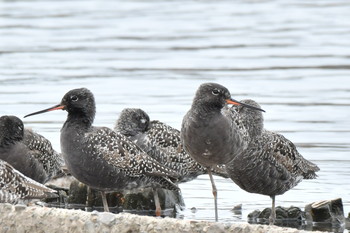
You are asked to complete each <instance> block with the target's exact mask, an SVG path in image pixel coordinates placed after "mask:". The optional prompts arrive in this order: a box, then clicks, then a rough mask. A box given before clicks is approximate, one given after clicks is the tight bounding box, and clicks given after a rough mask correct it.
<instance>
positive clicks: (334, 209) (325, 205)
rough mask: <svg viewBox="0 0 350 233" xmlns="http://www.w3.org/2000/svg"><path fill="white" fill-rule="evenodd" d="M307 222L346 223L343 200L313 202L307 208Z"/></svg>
mask: <svg viewBox="0 0 350 233" xmlns="http://www.w3.org/2000/svg"><path fill="white" fill-rule="evenodd" d="M305 212H306V221H307V222H316V223H321V222H322V223H331V224H343V223H344V221H345V216H344V210H343V202H342V199H341V198H338V199H334V200H324V201H318V202H313V203H311V204H308V205H306V206H305Z"/></svg>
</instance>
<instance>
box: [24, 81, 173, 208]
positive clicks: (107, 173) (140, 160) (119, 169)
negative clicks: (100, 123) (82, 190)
mask: <svg viewBox="0 0 350 233" xmlns="http://www.w3.org/2000/svg"><path fill="white" fill-rule="evenodd" d="M53 110H65V111H67V112H68V117H67V120H66V122H65V123H64V125H63V127H62V129H61V151H62V154H63V157H64V159H65V162H66V166H67V168H68V170H69V172H70V173H71V174H72V175H73V176H74V177H75V178H77V179H78V180H79V181H81V182H82V183H85V184H86V185H88V186H90V187H91V188H94V189H97V190H100V191H101V194H102V200H103V206H104V210H105V211H109V208H108V204H107V200H106V196H105V192H110V191H117V190H125V189H126V190H129V189H135V188H141V187H152V188H156V187H162V188H166V189H171V190H178V187H177V185H175V184H174V183H173V182H172V181H171V180H170V179H169V177H176V173H175V172H174V171H172V170H171V169H169V168H167V167H164V166H163V165H161V164H160V163H158V162H157V161H156V160H154V159H153V158H151V157H150V156H148V155H147V154H146V153H145V152H143V151H142V150H141V149H140V148H139V147H138V146H136V145H135V144H134V143H133V142H132V141H130V140H129V139H128V138H126V137H125V136H124V135H122V134H120V133H116V132H114V131H113V130H111V129H109V128H107V127H94V126H93V125H92V124H93V121H94V118H95V112H96V106H95V98H94V96H93V94H92V92H91V91H89V90H88V89H86V88H79V89H73V90H71V91H69V92H68V93H66V94H65V95H64V97H63V98H62V101H61V103H60V104H58V105H55V106H53V107H51V108H48V109H45V110H42V111H38V112H35V113H32V114H28V115H27V116H31V115H35V114H39V113H44V112H48V111H53ZM27 116H25V117H27ZM159 208H160V207H159Z"/></svg>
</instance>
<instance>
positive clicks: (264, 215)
mask: <svg viewBox="0 0 350 233" xmlns="http://www.w3.org/2000/svg"><path fill="white" fill-rule="evenodd" d="M270 214H271V208H265V209H264V210H263V211H260V210H254V211H253V212H251V213H249V214H248V222H249V223H253V224H269V217H270ZM304 219H305V213H304V212H303V211H302V210H301V209H300V208H298V207H294V206H291V207H289V208H285V207H281V206H277V207H276V222H275V224H276V225H277V226H285V227H294V228H300V227H301V226H302V225H303V222H304Z"/></svg>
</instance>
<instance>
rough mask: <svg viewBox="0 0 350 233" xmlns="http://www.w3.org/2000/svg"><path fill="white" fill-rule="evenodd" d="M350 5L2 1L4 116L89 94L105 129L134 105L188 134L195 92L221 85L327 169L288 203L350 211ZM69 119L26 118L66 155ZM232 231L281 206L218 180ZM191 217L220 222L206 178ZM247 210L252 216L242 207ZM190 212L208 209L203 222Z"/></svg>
mask: <svg viewBox="0 0 350 233" xmlns="http://www.w3.org/2000/svg"><path fill="white" fill-rule="evenodd" d="M349 12H350V2H349V1H345V0H344V1H337V0H332V1H331V0H329V1H325V0H324V1H291V0H286V1H268V0H267V1H220V2H218V1H157V0H154V1H152V0H147V1H55V0H52V1H49V0H48V1H41V0H38V1H2V2H0V108H1V115H5V114H12V115H17V116H19V117H23V116H24V115H25V114H27V113H30V112H33V111H36V110H40V109H43V108H47V107H50V106H52V105H54V104H57V103H59V101H60V100H61V98H62V96H63V95H64V94H65V93H66V92H67V91H68V90H70V89H73V88H77V87H87V88H89V89H91V90H92V91H93V92H94V94H95V98H96V102H97V116H96V120H95V125H100V126H102V125H103V126H109V127H113V126H114V123H115V120H116V119H117V117H118V114H119V113H120V111H121V110H122V109H123V108H125V107H139V108H142V109H144V110H145V111H146V112H148V113H149V115H150V117H151V118H152V119H158V120H161V121H164V122H166V123H168V124H170V125H172V126H173V127H176V128H180V125H181V121H182V117H183V116H184V114H185V113H186V111H187V110H188V109H189V107H190V105H191V102H192V98H193V96H194V92H195V90H196V89H197V88H198V86H199V85H200V84H201V83H203V82H218V83H221V84H223V85H225V86H226V87H228V88H229V89H230V90H231V93H232V96H233V97H234V98H236V99H238V100H239V99H245V98H252V99H255V100H256V101H258V102H259V103H260V104H261V105H262V107H263V108H264V109H265V110H266V113H265V115H264V116H265V127H266V128H267V129H269V130H274V131H277V132H280V133H282V134H283V135H285V136H286V137H287V138H288V139H290V140H291V141H293V142H294V143H295V144H296V145H297V147H298V149H299V151H300V153H301V154H302V155H303V156H304V157H306V158H307V159H309V160H311V161H313V162H315V163H316V164H318V165H319V167H320V168H321V171H320V172H319V173H318V174H319V177H318V179H316V180H306V181H303V182H302V183H300V184H299V185H298V186H297V187H295V188H294V189H292V190H290V191H288V192H287V193H285V194H284V195H283V196H278V197H277V199H276V201H277V205H282V206H286V207H289V206H291V205H293V206H298V207H301V208H303V207H304V206H305V205H306V204H308V203H311V202H313V201H319V200H324V199H333V198H338V197H341V198H343V204H344V210H345V213H346V215H347V213H348V212H350V181H349V180H350V155H349V152H350V145H349V139H350V108H349V107H350V104H349V100H350V78H349V77H350V14H349ZM65 117H66V113H65V112H63V111H62V112H54V113H47V114H45V115H38V116H35V117H31V118H27V119H24V122H25V125H26V126H27V127H31V128H33V129H34V130H35V131H37V132H39V133H41V134H43V135H44V136H46V137H47V138H49V139H50V140H51V141H52V143H53V145H54V147H55V149H56V150H58V151H59V150H60V145H59V130H60V128H61V126H62V124H63V122H64V120H65ZM216 181H217V186H218V189H219V194H218V195H219V209H220V211H219V217H220V221H221V222H245V221H246V220H247V214H248V213H249V212H251V211H253V210H255V209H262V208H265V207H268V206H270V205H271V202H270V198H269V197H267V196H262V195H258V194H250V193H247V192H245V191H243V190H240V189H239V188H238V187H237V186H236V185H235V184H233V183H232V182H231V181H230V180H225V179H221V178H216ZM180 187H181V189H182V194H183V197H184V199H185V202H186V207H187V209H186V210H185V211H184V212H183V213H182V214H183V218H185V219H197V220H210V221H213V218H214V211H213V201H212V195H211V189H210V184H209V180H208V177H207V176H200V177H199V178H198V179H196V180H194V181H192V182H189V183H186V184H182V185H181V186H180ZM237 204H243V209H242V215H236V214H234V213H233V212H232V211H231V209H232V207H233V206H235V205H237ZM191 207H196V208H197V212H196V213H192V212H191V211H190V208H191Z"/></svg>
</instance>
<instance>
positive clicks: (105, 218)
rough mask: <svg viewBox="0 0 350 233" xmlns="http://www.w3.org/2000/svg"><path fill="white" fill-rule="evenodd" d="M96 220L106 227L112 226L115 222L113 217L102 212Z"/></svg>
mask: <svg viewBox="0 0 350 233" xmlns="http://www.w3.org/2000/svg"><path fill="white" fill-rule="evenodd" d="M98 220H99V221H100V222H101V223H103V224H105V225H107V226H112V225H113V224H114V222H115V215H114V214H112V213H108V212H102V213H100V214H99V215H98Z"/></svg>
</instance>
